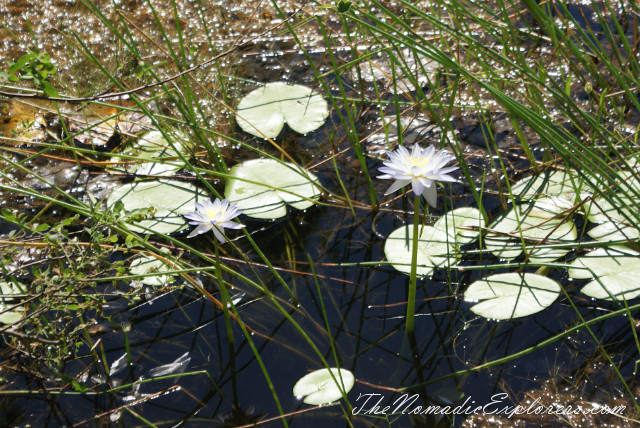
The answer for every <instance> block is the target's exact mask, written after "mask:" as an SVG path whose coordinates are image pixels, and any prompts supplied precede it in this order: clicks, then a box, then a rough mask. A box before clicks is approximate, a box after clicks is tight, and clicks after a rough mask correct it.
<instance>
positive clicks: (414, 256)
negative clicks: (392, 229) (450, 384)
mask: <svg viewBox="0 0 640 428" xmlns="http://www.w3.org/2000/svg"><path fill="white" fill-rule="evenodd" d="M419 227H420V195H415V199H414V202H413V238H412V241H411V244H412V248H411V276H410V277H409V293H408V294H409V295H408V297H407V322H406V325H405V331H406V332H407V333H408V334H411V333H413V319H414V317H415V311H416V279H417V270H418V230H419Z"/></svg>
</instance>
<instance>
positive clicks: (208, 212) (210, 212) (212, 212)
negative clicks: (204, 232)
mask: <svg viewBox="0 0 640 428" xmlns="http://www.w3.org/2000/svg"><path fill="white" fill-rule="evenodd" d="M220 212H221V211H220V210H219V209H215V208H212V209H210V210H206V211H205V212H204V214H205V215H206V216H207V217H209V218H210V219H211V220H215V218H216V216H217V215H218V214H220Z"/></svg>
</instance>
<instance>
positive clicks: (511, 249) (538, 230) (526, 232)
mask: <svg viewBox="0 0 640 428" xmlns="http://www.w3.org/2000/svg"><path fill="white" fill-rule="evenodd" d="M555 215H556V213H555V211H554V210H549V209H548V208H547V207H546V206H545V205H544V204H543V205H540V206H539V205H537V204H535V205H520V206H518V207H515V208H513V209H511V210H510V211H509V212H508V213H507V214H506V215H504V216H503V217H502V218H500V219H498V220H497V221H496V222H494V223H493V224H492V225H491V226H489V229H491V230H492V231H495V232H499V233H494V232H490V233H487V235H486V237H485V244H486V247H487V249H488V250H489V251H490V252H491V253H492V254H493V255H495V256H496V257H499V258H502V259H505V260H512V259H515V258H516V257H518V256H519V255H520V254H521V253H522V249H523V248H522V239H524V240H525V244H526V245H527V249H528V251H530V255H529V261H530V262H532V263H548V262H552V261H554V260H556V259H558V258H560V257H562V256H564V255H565V254H566V253H568V252H569V249H568V248H549V247H545V246H549V245H552V244H567V243H571V242H574V241H575V239H576V237H577V232H576V228H575V226H574V224H573V221H571V220H569V219H565V218H562V217H554V216H555ZM535 245H539V247H536V248H535V249H533V250H530V248H531V247H533V246H535Z"/></svg>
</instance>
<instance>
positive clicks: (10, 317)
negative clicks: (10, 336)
mask: <svg viewBox="0 0 640 428" xmlns="http://www.w3.org/2000/svg"><path fill="white" fill-rule="evenodd" d="M10 306H11V305H10V304H5V303H0V324H6V325H10V324H15V323H17V322H18V321H20V320H21V319H22V316H23V315H24V307H23V306H18V307H16V308H14V309H13V310H11V311H8V312H5V311H6V310H7V308H8V307H10Z"/></svg>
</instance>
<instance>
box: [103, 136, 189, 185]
mask: <svg viewBox="0 0 640 428" xmlns="http://www.w3.org/2000/svg"><path fill="white" fill-rule="evenodd" d="M173 135H174V136H175V137H176V138H175V139H174V140H172V142H173V146H172V145H171V144H169V142H168V141H167V140H166V139H165V138H164V135H162V133H161V132H160V131H151V132H147V133H146V134H144V135H142V136H141V137H140V138H138V139H137V140H136V141H135V142H134V143H133V144H132V145H130V146H129V147H127V148H126V149H125V150H124V151H123V152H122V154H123V155H128V156H135V157H136V158H137V159H139V160H140V161H139V162H135V161H132V160H130V159H125V160H126V162H127V163H126V164H124V167H120V168H118V167H115V168H112V169H111V170H112V171H116V172H128V173H130V174H135V175H163V176H168V175H173V174H174V173H175V172H176V171H178V170H179V169H181V168H183V167H184V162H182V160H181V159H180V157H179V156H178V153H177V152H176V150H175V149H177V150H178V151H180V152H181V153H182V154H183V155H186V154H187V152H188V148H189V143H188V140H187V138H186V136H184V134H182V133H179V132H177V133H174V134H173ZM174 148H175V149H174ZM163 158H175V159H171V160H168V161H164V160H162V159H163ZM145 161H147V162H145ZM111 162H122V158H120V157H119V156H114V157H113V158H112V159H111ZM132 162H134V163H132Z"/></svg>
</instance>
